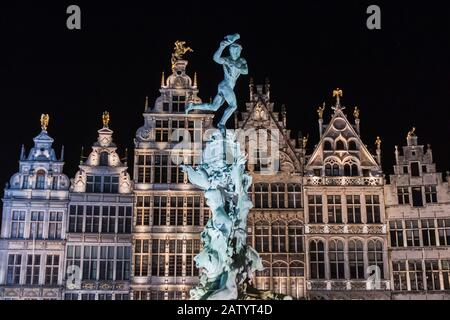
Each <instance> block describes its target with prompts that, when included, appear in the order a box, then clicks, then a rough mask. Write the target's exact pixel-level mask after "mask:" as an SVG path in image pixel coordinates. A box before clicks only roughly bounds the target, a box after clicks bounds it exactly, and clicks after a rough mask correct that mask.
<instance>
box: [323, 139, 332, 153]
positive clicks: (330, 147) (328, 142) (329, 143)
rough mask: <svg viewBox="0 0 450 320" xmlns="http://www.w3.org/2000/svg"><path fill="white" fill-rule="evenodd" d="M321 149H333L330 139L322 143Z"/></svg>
mask: <svg viewBox="0 0 450 320" xmlns="http://www.w3.org/2000/svg"><path fill="white" fill-rule="evenodd" d="M323 150H325V151H330V150H333V147H332V146H331V142H330V141H325V142H324V143H323Z"/></svg>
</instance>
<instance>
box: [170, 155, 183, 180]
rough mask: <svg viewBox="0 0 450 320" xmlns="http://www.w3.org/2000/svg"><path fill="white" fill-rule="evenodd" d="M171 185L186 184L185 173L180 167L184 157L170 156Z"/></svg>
mask: <svg viewBox="0 0 450 320" xmlns="http://www.w3.org/2000/svg"><path fill="white" fill-rule="evenodd" d="M169 161H170V163H169V164H170V183H184V172H183V171H182V170H181V167H180V166H179V165H180V164H181V163H182V162H183V156H182V155H175V154H172V155H171V156H170V160H169Z"/></svg>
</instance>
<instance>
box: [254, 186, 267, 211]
mask: <svg viewBox="0 0 450 320" xmlns="http://www.w3.org/2000/svg"><path fill="white" fill-rule="evenodd" d="M253 188H254V196H255V208H268V207H269V184H267V183H255V184H254V186H253Z"/></svg>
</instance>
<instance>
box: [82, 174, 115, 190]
mask: <svg viewBox="0 0 450 320" xmlns="http://www.w3.org/2000/svg"><path fill="white" fill-rule="evenodd" d="M86 192H87V193H118V192H119V177H118V176H92V175H88V176H87V178H86Z"/></svg>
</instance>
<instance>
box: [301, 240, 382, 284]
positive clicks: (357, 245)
mask: <svg viewBox="0 0 450 320" xmlns="http://www.w3.org/2000/svg"><path fill="white" fill-rule="evenodd" d="M346 256H347V258H346ZM365 260H367V263H368V264H367V266H377V267H378V268H379V271H380V276H381V278H383V277H384V266H383V243H382V242H381V241H379V240H369V241H368V243H367V251H365V250H364V244H363V242H362V241H361V240H356V239H351V240H350V241H349V242H348V246H347V249H345V245H344V242H343V241H341V240H335V239H333V240H330V241H329V242H328V247H327V250H326V248H325V243H324V241H322V240H311V241H310V242H309V265H310V277H311V279H333V280H334V279H366V278H367V276H368V274H366V272H365V271H366V269H365V264H364V261H365ZM326 266H327V267H328V270H329V275H327V274H326ZM346 266H347V267H346ZM346 269H347V270H349V273H348V274H346Z"/></svg>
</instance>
